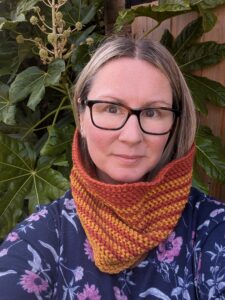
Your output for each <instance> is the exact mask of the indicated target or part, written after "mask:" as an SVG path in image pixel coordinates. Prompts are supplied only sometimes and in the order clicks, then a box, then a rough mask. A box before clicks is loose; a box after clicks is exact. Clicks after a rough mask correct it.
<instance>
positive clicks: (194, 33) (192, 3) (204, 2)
mask: <svg viewBox="0 0 225 300" xmlns="http://www.w3.org/2000/svg"><path fill="white" fill-rule="evenodd" d="M222 4H225V0H201V1H199V0H198V1H197V0H170V1H168V0H161V1H159V5H158V6H155V5H153V6H151V5H149V6H138V7H135V8H131V9H125V10H122V11H121V12H120V14H119V16H118V18H117V20H116V24H115V29H116V30H117V31H120V30H121V29H122V28H123V26H124V25H127V24H131V23H132V22H133V21H134V20H135V18H136V17H139V16H145V17H149V18H151V19H154V20H155V21H156V25H155V26H154V27H153V28H150V29H149V30H148V31H147V32H145V33H144V34H143V36H147V35H148V34H149V33H150V32H152V31H153V30H155V29H156V28H157V27H158V26H160V24H161V23H162V22H163V21H165V20H167V19H169V18H171V17H173V16H176V15H181V14H186V13H189V12H190V11H197V12H198V14H199V17H198V18H197V19H196V20H194V21H192V22H191V23H189V24H188V25H187V26H185V27H184V28H183V30H182V31H181V33H180V34H179V35H178V36H177V37H174V36H173V35H172V34H171V32H170V31H168V30H165V32H164V34H163V36H162V37H161V43H162V44H163V45H164V46H165V47H166V48H167V49H168V50H169V51H170V52H171V53H172V55H173V56H174V58H175V59H176V61H177V63H178V65H179V66H180V68H181V70H182V72H183V74H184V76H185V78H186V81H187V83H188V86H189V88H190V90H191V93H192V96H193V99H194V102H195V106H196V109H197V111H198V112H199V113H200V114H207V105H206V104H207V102H211V103H213V104H214V105H217V106H221V107H224V106H225V87H224V86H223V85H222V84H220V83H219V82H216V81H213V80H211V79H209V78H205V77H201V76H196V75H193V74H192V72H193V71H196V70H200V69H203V68H205V67H208V66H210V65H214V64H217V63H219V62H220V61H222V60H223V59H224V58H225V44H218V43H216V42H214V41H209V42H199V40H200V38H201V37H202V35H203V34H204V33H205V32H207V31H209V30H211V29H212V28H213V26H214V25H215V23H216V20H217V18H216V16H215V14H214V13H213V8H215V7H217V6H219V5H222ZM202 169H203V170H204V171H205V173H206V174H207V175H208V176H210V177H211V178H213V179H215V180H216V181H218V182H220V183H225V149H224V148H223V147H222V144H221V141H220V139H219V138H218V137H215V136H213V134H212V131H211V130H210V128H208V127H203V126H200V127H199V129H198V132H197V135H196V161H195V167H194V180H193V183H194V185H195V186H197V187H199V188H200V189H202V190H203V191H205V192H206V193H207V192H208V187H207V186H206V185H205V184H204V182H203V180H202V179H201V176H200V173H201V172H199V171H201V170H202Z"/></svg>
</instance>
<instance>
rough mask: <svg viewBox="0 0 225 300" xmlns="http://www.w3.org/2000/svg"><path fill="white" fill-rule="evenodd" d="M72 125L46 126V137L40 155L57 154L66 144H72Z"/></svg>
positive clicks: (63, 149) (62, 150)
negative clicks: (61, 126) (60, 126)
mask: <svg viewBox="0 0 225 300" xmlns="http://www.w3.org/2000/svg"><path fill="white" fill-rule="evenodd" d="M73 134H74V127H73V126H72V125H68V126H65V127H63V128H57V127H55V126H49V127H48V139H47V141H46V143H45V144H44V146H43V147H42V149H41V155H46V156H53V157H54V156H58V155H59V154H61V153H62V152H64V151H65V150H66V148H67V146H68V145H71V144H72V138H73Z"/></svg>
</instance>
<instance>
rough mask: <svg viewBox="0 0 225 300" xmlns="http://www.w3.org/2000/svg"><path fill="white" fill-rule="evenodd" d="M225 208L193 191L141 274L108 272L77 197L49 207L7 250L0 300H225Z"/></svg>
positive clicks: (20, 229) (11, 238) (0, 267)
mask: <svg viewBox="0 0 225 300" xmlns="http://www.w3.org/2000/svg"><path fill="white" fill-rule="evenodd" d="M224 222H225V204H222V203H219V202H217V201H215V200H214V199H212V198H209V197H207V196H206V195H204V194H202V193H200V192H199V191H198V190H196V189H193V188H192V189H191V192H190V196H189V201H188V204H187V205H186V208H185V210H184V212H183V214H182V216H181V218H180V220H179V222H178V224H177V226H176V227H175V228H174V231H173V232H172V233H171V235H170V236H169V237H168V239H167V240H166V241H164V242H162V243H161V244H160V245H159V246H158V247H157V248H155V249H154V250H152V251H150V252H149V254H148V256H147V257H146V258H145V259H144V260H143V261H142V262H141V263H139V265H137V266H136V267H135V268H132V269H127V270H124V271H123V272H121V273H119V274H116V275H109V274H106V273H102V272H100V271H99V270H98V269H97V268H96V267H95V264H94V258H93V253H92V249H91V246H90V244H89V242H88V240H87V237H86V235H85V233H84V231H83V228H82V226H81V224H80V221H79V217H78V215H77V213H76V207H75V205H74V201H73V199H72V195H71V192H70V191H68V192H67V193H66V194H65V195H64V196H63V197H62V198H61V199H59V200H57V201H55V202H53V203H51V204H50V205H48V206H45V207H42V208H41V209H40V210H39V211H38V212H36V213H34V214H32V215H31V216H30V217H29V218H27V219H26V220H25V221H23V222H22V223H20V224H18V226H17V227H16V228H15V229H14V230H13V231H12V232H11V233H10V234H9V235H8V236H7V238H6V240H5V241H4V243H3V244H2V245H1V247H0V299H1V300H15V299H16V300H18V299H21V300H26V299H39V300H41V299H58V300H69V299H78V300H86V299H90V300H100V299H103V300H128V299H152V300H154V299H155V300H157V299H163V300H180V299H185V300H194V299H203V300H206V299H209V300H210V299H225V224H224Z"/></svg>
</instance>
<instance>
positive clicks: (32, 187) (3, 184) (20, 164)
mask: <svg viewBox="0 0 225 300" xmlns="http://www.w3.org/2000/svg"><path fill="white" fill-rule="evenodd" d="M0 149H1V151H0V191H1V192H0V237H3V236H4V235H5V234H6V232H7V231H9V230H10V229H11V228H12V227H13V226H15V224H16V223H17V222H18V216H19V215H21V211H22V207H23V200H24V199H25V198H29V197H30V195H32V197H31V198H32V200H33V201H32V203H30V205H31V206H32V207H34V206H35V205H37V204H40V203H47V202H49V201H52V200H54V199H57V198H58V197H60V196H61V195H62V194H63V193H64V192H65V191H66V190H67V189H68V188H69V183H68V180H67V179H65V178H64V177H63V176H62V175H61V174H60V173H59V172H57V171H55V170H53V169H52V168H51V161H49V159H48V158H45V163H43V158H42V159H38V160H37V158H36V154H35V152H34V151H33V150H32V149H31V148H30V146H29V145H28V144H27V143H22V142H19V141H17V140H15V139H12V138H10V137H8V136H6V135H2V134H0Z"/></svg>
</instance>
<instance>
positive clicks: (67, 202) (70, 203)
mask: <svg viewBox="0 0 225 300" xmlns="http://www.w3.org/2000/svg"><path fill="white" fill-rule="evenodd" d="M64 205H65V207H66V209H69V210H71V209H74V208H75V203H74V200H73V199H68V198H66V199H65V201H64Z"/></svg>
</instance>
